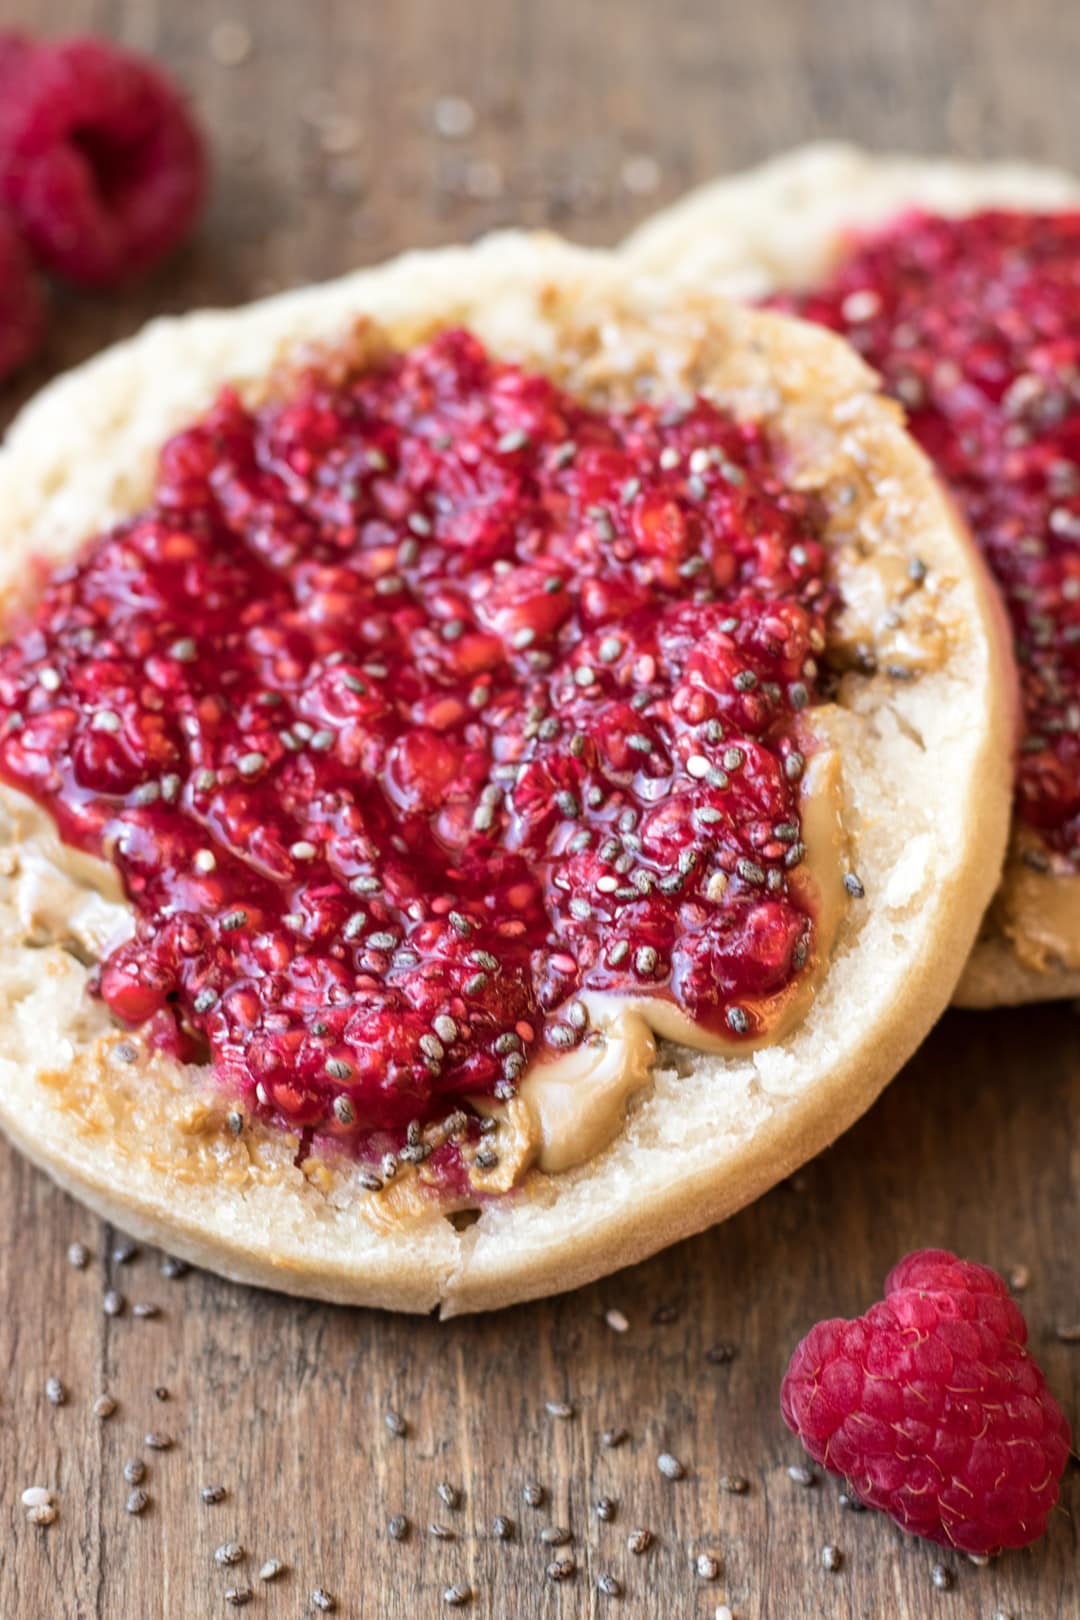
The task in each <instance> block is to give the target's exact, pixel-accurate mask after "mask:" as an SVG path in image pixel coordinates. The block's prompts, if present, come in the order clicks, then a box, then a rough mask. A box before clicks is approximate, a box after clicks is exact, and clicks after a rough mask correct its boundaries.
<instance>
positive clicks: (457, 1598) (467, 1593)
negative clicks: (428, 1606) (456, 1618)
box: [442, 1583, 473, 1609]
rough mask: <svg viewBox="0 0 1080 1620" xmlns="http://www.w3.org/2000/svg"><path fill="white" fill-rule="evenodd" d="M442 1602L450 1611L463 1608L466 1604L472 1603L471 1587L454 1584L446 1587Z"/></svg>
mask: <svg viewBox="0 0 1080 1620" xmlns="http://www.w3.org/2000/svg"><path fill="white" fill-rule="evenodd" d="M442 1596H443V1602H444V1603H445V1604H447V1606H448V1607H449V1608H451V1609H460V1608H463V1607H464V1605H465V1604H466V1603H471V1602H472V1596H473V1593H472V1587H471V1586H462V1585H460V1584H457V1583H455V1585H453V1586H448V1587H447V1588H446V1591H445V1592H444V1593H443V1595H442Z"/></svg>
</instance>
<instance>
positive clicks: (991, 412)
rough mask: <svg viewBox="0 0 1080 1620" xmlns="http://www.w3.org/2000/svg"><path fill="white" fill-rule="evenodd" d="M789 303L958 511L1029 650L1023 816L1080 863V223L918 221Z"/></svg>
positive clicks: (856, 249)
mask: <svg viewBox="0 0 1080 1620" xmlns="http://www.w3.org/2000/svg"><path fill="white" fill-rule="evenodd" d="M776 302H777V303H778V304H780V305H781V307H783V308H786V309H789V310H794V311H796V312H797V313H798V314H801V315H804V316H807V317H808V318H810V319H812V320H815V321H819V322H821V323H823V324H824V325H826V326H830V327H832V328H833V329H834V330H835V331H838V332H842V333H843V334H844V336H845V337H847V338H848V339H849V340H850V341H851V342H852V343H853V344H854V345H855V347H856V348H857V349H858V350H859V351H860V352H861V353H862V354H863V355H864V356H865V357H866V359H867V360H868V361H869V362H870V364H871V365H872V366H874V367H876V369H877V370H878V371H880V372H881V373H882V374H883V376H884V378H885V383H886V386H887V387H888V389H889V390H890V392H891V393H893V394H894V395H895V396H896V397H897V398H898V399H899V400H901V401H902V402H903V404H904V405H905V406H906V408H907V411H908V416H909V419H910V424H911V428H912V430H913V432H914V433H915V435H916V437H917V438H918V439H919V440H920V441H921V443H922V445H923V446H924V448H925V449H926V450H927V452H928V453H929V454H930V456H931V457H932V458H933V459H934V461H935V463H936V464H937V466H938V468H939V470H940V471H941V473H942V474H943V475H944V477H945V478H946V480H947V482H948V483H949V485H950V487H951V488H952V490H953V492H954V494H955V495H956V497H957V499H958V500H959V503H960V505H961V507H962V509H963V511H964V512H965V513H966V515H967V518H968V520H969V522H970V524H971V526H972V529H973V531H974V533H975V536H976V538H977V540H978V542H979V544H980V546H981V548H982V550H983V553H984V554H985V556H986V559H987V562H988V563H989V565H990V568H991V570H992V572H993V574H994V577H995V578H996V580H997V582H998V584H999V585H1000V587H1001V591H1002V594H1003V596H1004V599H1005V603H1006V606H1007V608H1008V612H1009V616H1010V619H1011V621H1012V628H1013V634H1014V637H1015V642H1016V650H1017V654H1018V660H1019V665H1020V677H1021V687H1022V694H1023V706H1024V735H1023V740H1022V743H1021V754H1020V760H1019V764H1018V780H1017V809H1018V812H1019V814H1020V816H1021V817H1022V818H1023V820H1024V821H1025V822H1026V823H1027V824H1028V825H1029V826H1031V827H1034V828H1036V829H1038V830H1039V832H1040V833H1041V835H1042V837H1043V839H1044V840H1045V842H1046V843H1047V845H1048V846H1049V847H1050V848H1051V849H1052V850H1053V851H1055V852H1056V854H1057V855H1059V856H1061V857H1065V858H1066V859H1067V860H1070V861H1072V862H1080V212H1076V213H1065V214H1051V215H1031V214H1018V213H997V212H995V213H982V214H976V215H973V216H971V217H970V218H967V219H941V218H937V217H932V216H928V215H922V214H915V215H908V216H906V217H904V218H902V219H900V220H898V221H896V222H895V223H894V224H893V225H892V226H891V227H889V228H888V229H887V230H885V231H884V232H883V233H881V234H880V235H875V236H874V237H872V238H871V239H869V240H864V241H856V242H854V243H853V244H852V245H851V248H850V250H849V251H848V253H847V254H846V256H845V258H844V259H843V261H842V262H841V263H840V264H839V266H838V267H837V269H836V270H835V272H834V274H833V275H832V276H831V278H830V279H829V281H828V282H827V284H826V285H825V286H823V287H820V288H818V289H817V290H816V291H813V292H807V293H801V294H798V295H796V296H793V297H791V296H785V297H783V298H781V299H777V300H776Z"/></svg>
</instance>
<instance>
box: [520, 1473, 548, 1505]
mask: <svg viewBox="0 0 1080 1620" xmlns="http://www.w3.org/2000/svg"><path fill="white" fill-rule="evenodd" d="M545 1494H546V1493H545V1491H544V1487H543V1486H542V1485H538V1484H537V1483H536V1481H535V1480H529V1481H528V1483H527V1484H525V1485H523V1486H522V1488H521V1495H522V1498H523V1500H524V1502H525V1506H526V1507H531V1508H538V1507H543V1505H544V1498H545Z"/></svg>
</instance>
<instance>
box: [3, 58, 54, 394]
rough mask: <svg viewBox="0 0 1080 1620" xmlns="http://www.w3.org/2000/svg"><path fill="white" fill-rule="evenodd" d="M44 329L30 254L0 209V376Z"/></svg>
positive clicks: (28, 351)
mask: <svg viewBox="0 0 1080 1620" xmlns="http://www.w3.org/2000/svg"><path fill="white" fill-rule="evenodd" d="M2 71H3V70H2V67H0V74H2ZM44 331H45V304H44V300H43V299H42V296H41V288H40V287H39V286H38V283H37V281H36V280H35V278H34V271H33V266H32V265H31V263H30V255H29V254H28V253H27V251H26V248H25V246H24V245H23V242H22V238H21V237H20V236H19V233H18V231H17V230H16V229H15V227H14V225H13V224H12V223H11V220H10V218H9V217H8V216H7V215H6V214H4V213H2V212H0V380H2V379H3V378H5V377H7V376H8V374H9V373H10V372H12V371H15V370H16V368H17V367H19V366H21V365H22V363H23V361H24V360H28V359H29V358H30V356H31V355H32V354H33V352H34V350H35V349H36V348H37V346H38V344H39V343H40V342H41V338H42V335H43V333H44Z"/></svg>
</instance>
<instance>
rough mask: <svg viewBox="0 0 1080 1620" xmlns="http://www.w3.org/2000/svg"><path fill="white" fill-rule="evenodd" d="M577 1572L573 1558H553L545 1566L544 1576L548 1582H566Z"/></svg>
mask: <svg viewBox="0 0 1080 1620" xmlns="http://www.w3.org/2000/svg"><path fill="white" fill-rule="evenodd" d="M576 1572H577V1563H576V1561H575V1560H574V1559H573V1558H555V1559H553V1560H552V1562H551V1563H550V1564H549V1565H548V1566H547V1569H546V1570H545V1571H544V1574H545V1575H546V1576H547V1578H548V1580H549V1581H568V1580H570V1578H571V1577H572V1576H573V1575H574V1574H576Z"/></svg>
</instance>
